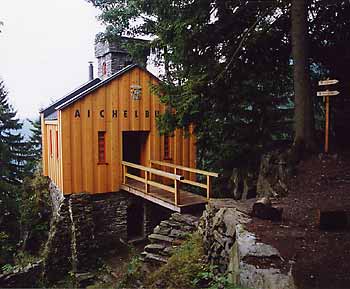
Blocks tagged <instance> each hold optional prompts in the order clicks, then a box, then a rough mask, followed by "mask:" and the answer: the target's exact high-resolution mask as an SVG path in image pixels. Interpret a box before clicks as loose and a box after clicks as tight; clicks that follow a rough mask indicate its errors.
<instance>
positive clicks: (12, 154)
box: [0, 81, 27, 185]
mask: <svg viewBox="0 0 350 289" xmlns="http://www.w3.org/2000/svg"><path fill="white" fill-rule="evenodd" d="M16 114H17V112H16V111H15V110H14V109H13V108H12V106H11V105H10V104H9V103H8V92H7V90H6V88H5V85H4V83H3V81H1V82H0V161H1V167H0V178H1V182H2V183H4V184H5V183H7V184H9V185H11V184H12V185H13V184H19V183H21V181H22V178H23V173H24V166H25V162H26V159H27V156H26V154H27V150H26V143H25V142H24V139H23V136H22V135H21V133H20V130H21V128H22V123H20V121H19V119H18V118H17V117H16Z"/></svg>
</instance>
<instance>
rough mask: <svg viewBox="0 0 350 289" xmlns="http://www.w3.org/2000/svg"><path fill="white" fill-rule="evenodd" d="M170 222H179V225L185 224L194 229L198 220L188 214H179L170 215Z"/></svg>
mask: <svg viewBox="0 0 350 289" xmlns="http://www.w3.org/2000/svg"><path fill="white" fill-rule="evenodd" d="M170 220H173V221H176V222H179V223H185V224H187V225H189V226H194V227H196V226H197V225H198V220H199V219H198V218H197V217H195V216H192V215H189V214H182V215H181V214H179V213H174V214H172V215H171V217H170Z"/></svg>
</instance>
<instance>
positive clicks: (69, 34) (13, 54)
mask: <svg viewBox="0 0 350 289" xmlns="http://www.w3.org/2000/svg"><path fill="white" fill-rule="evenodd" d="M98 13H99V11H98V10H96V9H95V8H93V7H92V5H91V4H89V3H87V2H85V0H30V1H29V0H0V21H2V22H4V26H2V27H0V30H2V33H0V78H2V79H3V80H4V82H5V85H6V87H7V89H8V91H9V99H10V102H11V103H12V104H13V105H14V107H15V108H16V109H17V111H18V115H19V117H20V118H22V119H23V118H33V117H37V116H38V115H39V114H38V111H39V109H40V108H41V107H45V106H47V105H48V104H50V102H51V101H52V100H54V99H57V98H60V97H62V96H63V95H65V94H66V93H68V92H69V91H70V90H72V89H74V88H76V87H78V86H80V85H81V84H82V83H84V82H86V81H87V80H88V61H91V60H95V56H94V39H95V34H96V33H97V32H100V31H103V27H102V26H100V25H99V23H98V21H97V20H96V15H98ZM96 76H97V67H96V64H95V77H96Z"/></svg>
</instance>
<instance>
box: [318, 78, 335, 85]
mask: <svg viewBox="0 0 350 289" xmlns="http://www.w3.org/2000/svg"><path fill="white" fill-rule="evenodd" d="M338 82H339V80H337V79H327V80H321V81H319V82H318V85H332V84H337V83H338Z"/></svg>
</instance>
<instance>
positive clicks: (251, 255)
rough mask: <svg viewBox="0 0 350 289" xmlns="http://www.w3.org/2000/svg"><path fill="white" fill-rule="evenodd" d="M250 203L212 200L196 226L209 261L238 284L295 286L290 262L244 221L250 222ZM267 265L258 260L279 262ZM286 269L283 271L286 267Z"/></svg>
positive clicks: (272, 288)
mask: <svg viewBox="0 0 350 289" xmlns="http://www.w3.org/2000/svg"><path fill="white" fill-rule="evenodd" d="M250 208H251V203H249V202H248V203H247V202H245V203H244V202H237V201H234V200H232V199H229V200H215V201H211V202H210V203H209V204H208V205H207V207H206V210H205V211H204V213H203V215H202V217H201V219H200V221H199V226H198V231H199V233H200V234H201V235H202V237H203V243H204V248H205V251H206V254H207V258H208V262H209V263H210V264H212V265H215V267H216V268H217V270H218V271H219V272H220V273H226V274H228V276H229V279H230V280H231V281H232V282H233V283H234V284H235V285H238V286H242V287H245V288H254V289H281V288H283V289H295V288H296V286H295V284H294V280H293V277H292V275H291V264H289V263H288V260H283V259H282V257H281V256H280V254H279V252H278V250H276V249H275V248H273V247H272V246H270V245H268V244H264V243H261V242H259V240H257V238H256V236H255V235H254V233H252V232H249V231H248V230H247V228H246V224H247V223H249V222H251V219H250V216H249V211H250ZM282 262H283V268H284V270H283V271H282V270H281V269H280V268H279V267H278V266H277V267H275V268H269V267H267V268H266V267H265V266H261V265H260V264H274V263H278V264H281V263H282ZM286 267H287V268H289V270H287V271H285V268H286Z"/></svg>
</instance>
